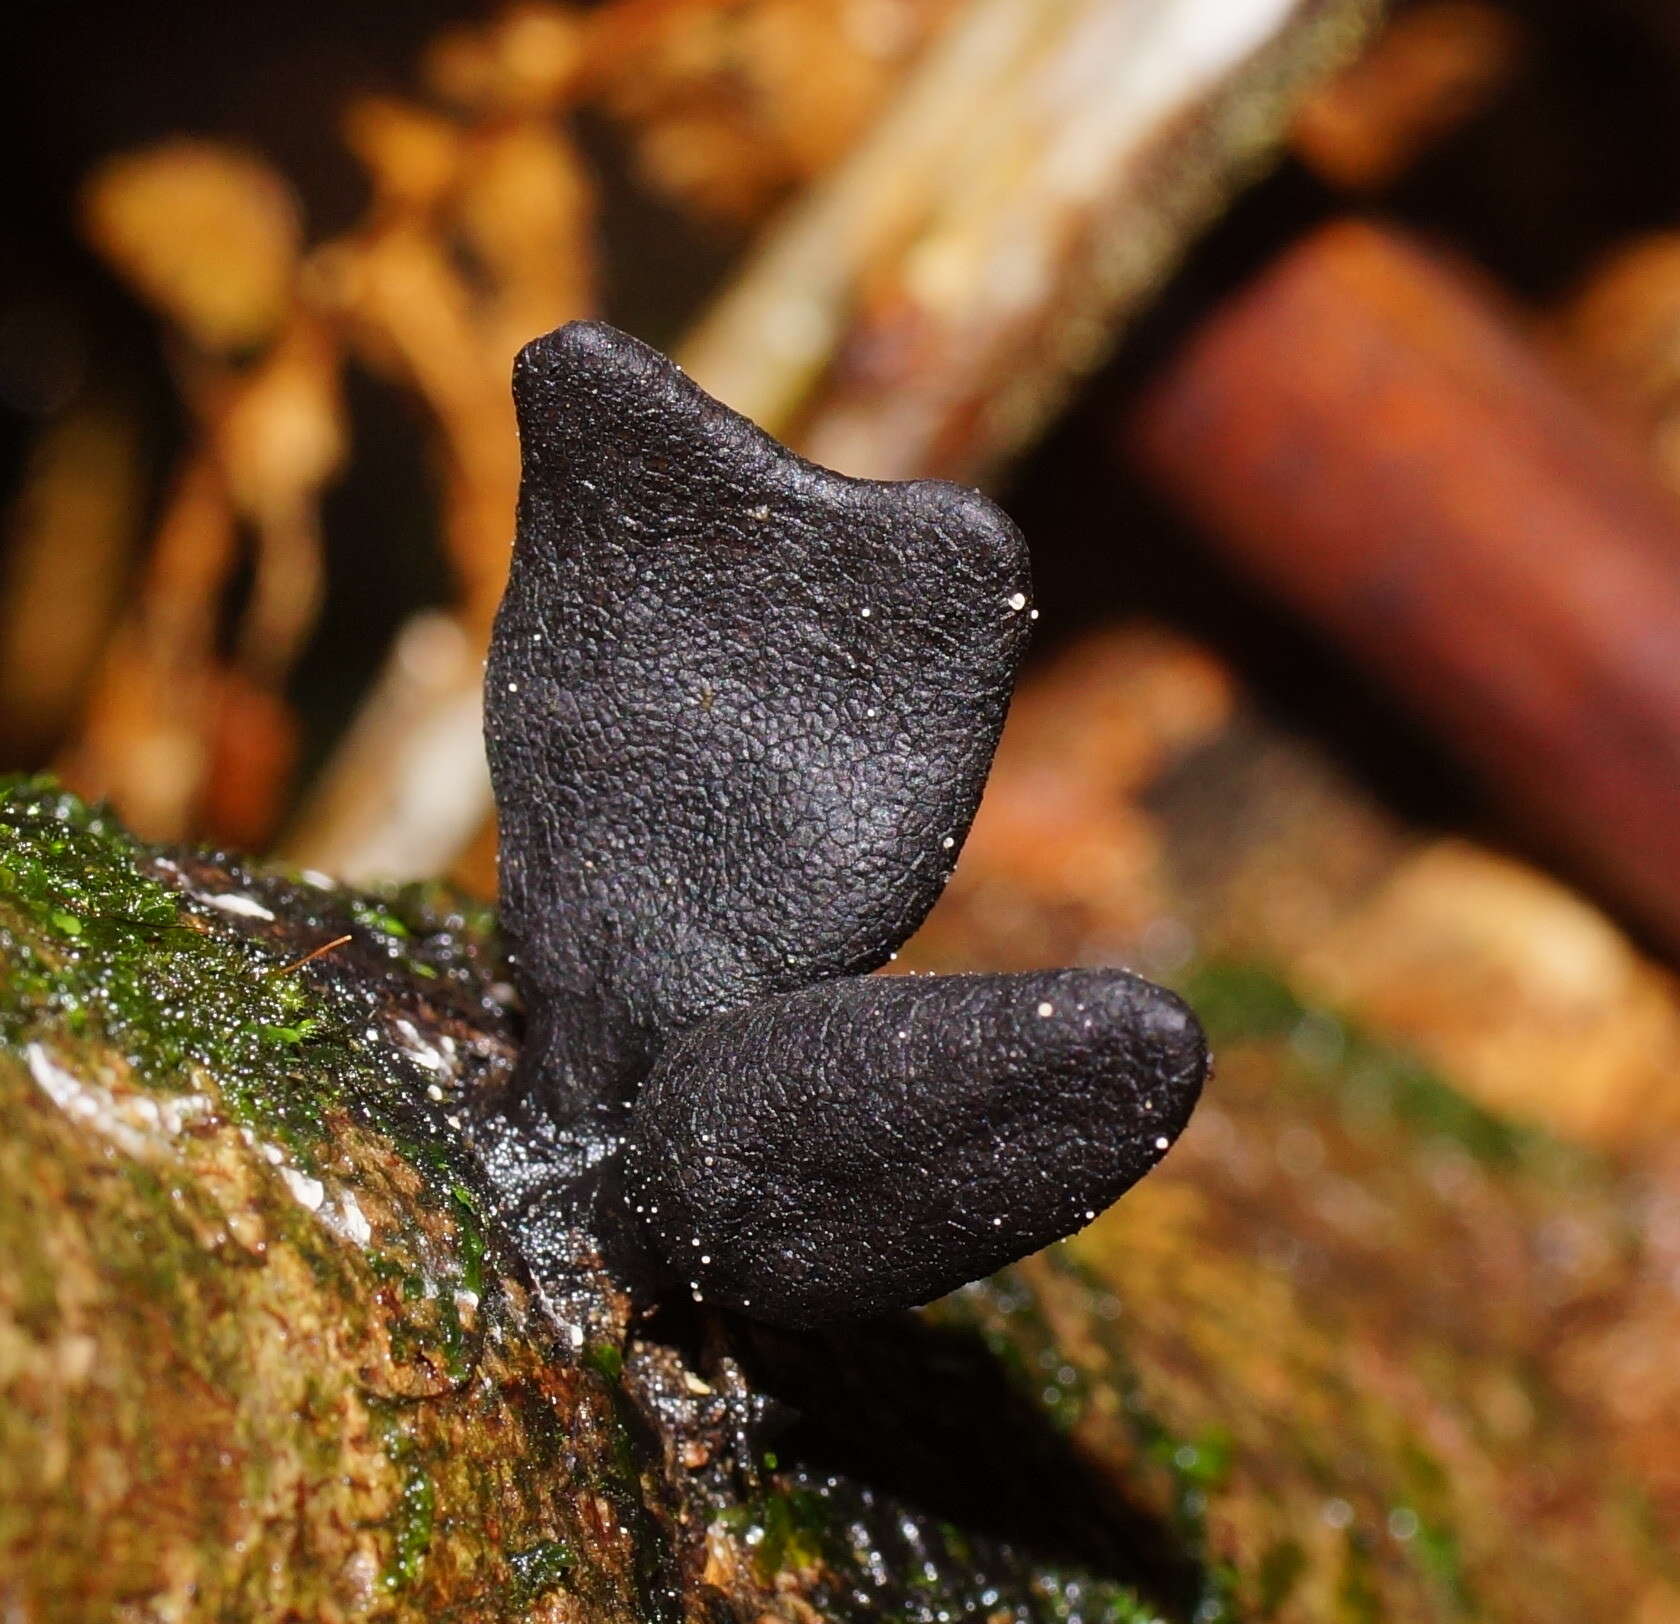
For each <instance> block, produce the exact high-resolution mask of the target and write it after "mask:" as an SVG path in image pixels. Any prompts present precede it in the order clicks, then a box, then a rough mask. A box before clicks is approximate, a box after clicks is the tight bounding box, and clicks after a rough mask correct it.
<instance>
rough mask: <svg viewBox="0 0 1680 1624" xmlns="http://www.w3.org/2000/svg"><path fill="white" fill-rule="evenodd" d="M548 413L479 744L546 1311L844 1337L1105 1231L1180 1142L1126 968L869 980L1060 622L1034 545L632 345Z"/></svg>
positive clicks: (507, 1205) (1181, 1028)
mask: <svg viewBox="0 0 1680 1624" xmlns="http://www.w3.org/2000/svg"><path fill="white" fill-rule="evenodd" d="M514 394H515V399H516V402H517V405H518V409H519V421H520V433H521V441H522V448H523V457H524V470H523V479H522V484H521V487H520V500H519V535H518V541H517V543H516V545H515V548H514V558H513V569H512V575H511V579H510V581H509V584H508V589H507V595H506V597H505V598H504V600H503V603H502V607H501V610H500V612H499V613H498V615H497V619H496V627H495V633H494V637H493V640H492V646H491V656H490V664H489V671H488V675H487V678H486V697H485V732H486V738H487V742H488V747H489V754H490V767H491V773H492V776H493V779H494V782H495V788H496V798H497V804H498V808H499V811H500V816H501V853H502V858H501V861H502V870H501V891H502V899H501V900H502V924H503V929H504V931H505V932H506V934H507V937H508V940H509V944H510V947H511V949H512V958H513V962H514V965H515V968H516V974H517V976H518V978H519V981H520V986H521V991H522V993H523V995H524V1001H525V1007H526V1012H527V1031H526V1039H525V1051H524V1058H523V1059H522V1061H521V1064H520V1072H519V1076H518V1078H517V1080H516V1082H515V1084H514V1086H513V1087H512V1088H511V1089H509V1090H508V1091H507V1092H506V1093H505V1094H504V1095H502V1096H501V1097H500V1098H499V1099H498V1100H496V1101H495V1102H494V1104H493V1105H492V1106H491V1107H490V1108H488V1109H485V1110H483V1111H481V1113H480V1115H479V1118H478V1122H477V1127H476V1139H477V1143H478V1146H479V1149H480V1153H481V1155H482V1156H483V1159H484V1163H485V1166H486V1169H487V1171H488V1173H489V1175H490V1176H491V1178H492V1179H493V1180H494V1181H495V1182H496V1184H497V1185H498V1188H499V1191H500V1199H501V1202H502V1206H503V1210H504V1212H505V1213H506V1214H507V1215H508V1216H509V1217H510V1218H511V1219H512V1221H513V1222H514V1223H515V1225H516V1227H517V1228H518V1229H519V1231H520V1233H521V1234H522V1236H523V1238H524V1242H525V1249H526V1251H527V1253H528V1255H529V1256H530V1257H531V1259H532V1260H533V1263H534V1265H535V1267H536V1269H537V1271H538V1274H539V1276H540V1277H542V1278H543V1280H544V1284H545V1286H546V1288H547V1290H548V1291H549V1293H550V1296H551V1297H561V1296H568V1295H572V1282H571V1281H570V1279H569V1275H568V1271H570V1270H575V1260H576V1259H578V1258H579V1257H580V1256H590V1255H599V1256H601V1257H603V1258H604V1259H605V1260H606V1261H607V1262H608V1263H609V1265H611V1266H612V1267H613V1268H614V1269H615V1270H616V1271H617V1272H618V1273H619V1274H620V1275H621V1276H622V1277H624V1278H627V1279H632V1280H634V1281H636V1282H637V1283H638V1284H641V1285H644V1286H647V1287H649V1288H652V1289H658V1288H659V1287H661V1286H662V1285H665V1284H669V1283H671V1282H672V1281H673V1280H681V1281H685V1282H687V1283H688V1285H689V1289H690V1290H691V1291H692V1292H694V1293H695V1294H696V1295H697V1296H699V1297H702V1298H715V1299H716V1300H719V1301H722V1302H724V1303H726V1304H728V1305H731V1306H734V1307H737V1308H740V1309H742V1310H744V1311H746V1312H748V1313H750V1314H752V1315H754V1316H757V1317H759V1318H763V1319H766V1320H771V1321H778V1322H781V1323H786V1324H790V1325H801V1326H803V1325H812V1324H817V1323H821V1322H823V1321H828V1320H840V1319H852V1318H858V1317H861V1316H865V1315H871V1314H877V1313H880V1312H883V1311H885V1310H888V1309H893V1308H902V1307H907V1306H909V1305H911V1304H913V1303H919V1302H924V1301H926V1300H928V1299H929V1298H931V1297H933V1296H936V1295H938V1294H940V1293H941V1292H944V1291H946V1290H949V1289H950V1288H952V1287H954V1286H957V1285H960V1284H962V1283H963V1282H964V1281H967V1280H970V1279H973V1278H975V1277H976V1276H978V1275H981V1274H984V1273H986V1272H988V1271H989V1270H991V1269H993V1268H996V1267H997V1266H999V1265H1000V1264H1003V1263H1005V1262H1008V1261H1009V1260H1011V1259H1013V1258H1016V1257H1020V1256H1021V1255H1023V1254H1024V1253H1026V1252H1029V1251H1033V1250H1035V1249H1036V1248H1038V1247H1039V1246H1042V1245H1044V1244H1046V1243H1047V1242H1049V1241H1051V1240H1054V1239H1056V1238H1058V1237H1059V1236H1062V1235H1066V1234H1068V1233H1069V1232H1071V1231H1072V1230H1073V1229H1076V1228H1078V1227H1079V1226H1080V1224H1082V1223H1083V1222H1085V1221H1086V1220H1088V1219H1089V1218H1090V1217H1092V1216H1094V1214H1095V1213H1096V1211H1098V1210H1099V1209H1100V1208H1102V1207H1104V1206H1106V1205H1107V1204H1108V1203H1109V1202H1110V1201H1111V1200H1113V1198H1114V1197H1115V1196H1116V1195H1118V1194H1119V1193H1120V1192H1121V1191H1122V1190H1124V1189H1125V1188H1127V1187H1128V1186H1129V1185H1130V1184H1132V1183H1133V1182H1134V1181H1135V1180H1136V1179H1138V1178H1139V1177H1141V1176H1142V1174H1143V1173H1144V1172H1146V1171H1147V1170H1148V1168H1149V1166H1150V1165H1151V1164H1152V1163H1153V1161H1155V1160H1156V1159H1157V1158H1158V1156H1159V1154H1160V1152H1161V1151H1163V1150H1165V1149H1166V1148H1167V1145H1168V1144H1169V1143H1170V1141H1171V1139H1172V1137H1173V1136H1174V1135H1175V1134H1176V1133H1177V1131H1178V1129H1179V1128H1180V1127H1181V1126H1182V1125H1183V1122H1184V1119H1185V1117H1186V1116H1187V1115H1188V1112H1189V1109H1190V1106H1191V1105H1192V1104H1193V1102H1194V1099H1195V1095H1196V1092H1197V1090H1198V1089H1199V1087H1200V1084H1201V1079H1202V1075H1203V1072H1204V1070H1205V1051H1204V1049H1203V1045H1202V1040H1201V1034H1200V1031H1199V1029H1198V1028H1197V1027H1196V1026H1195V1023H1194V1020H1193V1019H1192V1018H1191V1017H1190V1016H1189V1014H1188V1012H1187V1011H1185V1010H1184V1009H1183V1007H1182V1006H1181V1005H1179V1004H1178V1003H1177V1002H1176V1000H1173V999H1172V998H1171V997H1170V996H1169V995H1167V994H1164V993H1161V992H1159V991H1157V990H1156V989H1154V988H1150V987H1148V986H1147V985H1146V984H1145V983H1142V982H1139V981H1137V980H1136V979H1135V978H1134V977H1131V976H1129V975H1126V974H1123V973H1121V972H1079V973H1075V972H1062V973H1058V974H1053V975H1048V976H1038V977H1034V978H1027V979H1025V980H1023V979H1020V978H992V977H962V978H956V979H950V980H938V981H919V982H874V981H864V980H860V979H850V978H856V977H858V976H859V974H860V973H861V972H864V971H868V970H872V969H875V968H877V967H878V966H880V965H881V964H883V963H884V962H885V961H886V959H887V958H888V957H889V955H891V953H892V952H893V951H894V950H895V949H896V948H897V947H898V946H899V944H900V943H901V942H903V941H904V940H905V938H906V937H908V936H909V934H910V933H911V932H912V931H913V930H914V929H915V928H916V926H917V925H918V924H920V923H921V921H922V919H923V917H924V916H925V915H926V914H927V912H928V910H929V908H931V907H932V905H933V903H934V901H935V900H936V899H937V897H938V895H939V893H940V891H941V890H942V889H943V887H944V885H945V881H946V880H947V879H948V878H949V875H950V871H951V867H952V865H953V863H954V862H955V860H956V855H957V851H958V849H959V848H960V847H961V844H962V841H963V838H964V836H965V835H966V834H967V832H968V826H969V823H970V821H971V819H972V818H973V816H974V812H975V808H976V807H977V806H978V804H979V800H980V791H981V788H982V786H983V785H984V782H985V778H986V773H987V770H988V768H989V766H990V763H991V759H992V753H993V750H994V748H995V746H996V744H997V738H998V733H999V731H1000V729H1001V727H1002V724H1003V717H1004V711H1005V709H1006V708H1007V705H1008V701H1009V694H1010V690H1011V688H1012V686H1013V684H1014V679H1015V672H1016V668H1017V667H1018V665H1019V663H1020V660H1021V656H1022V654H1023V652H1024V650H1025V646H1026V641H1027V633H1028V629H1029V622H1030V620H1031V618H1032V617H1031V611H1030V608H1029V604H1030V591H1031V587H1030V583H1029V581H1028V575H1027V560H1026V549H1025V546H1024V544H1023V542H1022V540H1021V537H1020V535H1019V534H1018V533H1017V531H1016V530H1015V527H1014V526H1013V525H1012V524H1011V523H1010V522H1009V520H1008V519H1007V518H1006V517H1005V516H1004V515H1003V514H1002V513H1001V512H1000V511H999V510H998V509H997V508H995V507H993V506H992V504H991V503H989V502H987V501H986V500H985V499H984V498H983V497H981V496H979V495H977V494H976V493H974V492H972V491H968V490H964V489H961V488H960V487H957V486H954V485H947V484H943V483H939V482H935V481H925V480H924V481H915V482H912V483H908V484H886V483H878V482H874V481H866V480H855V479H848V478H845V477H843V476H841V475H839V474H834V473H830V472H828V471H827V470H825V469H822V468H818V467H815V466H813V465H812V464H811V463H808V462H806V461H804V460H803V459H802V458H799V457H797V456H795V455H794V454H793V453H792V452H790V451H788V450H786V449H785V448H784V447H782V446H780V445H778V444H777V443H776V442H775V441H773V440H771V439H770V438H769V437H768V436H766V435H765V434H763V433H762V432H761V431H760V430H759V429H757V428H755V427H754V426H753V425H752V424H751V423H749V422H748V421H747V420H746V419H745V418H743V417H741V416H739V415H738V414H736V413H734V412H732V411H730V410H728V408H726V407H724V406H722V405H720V404H719V403H718V402H717V401H715V400H713V399H711V397H710V396H708V395H706V394H705V393H704V392H703V391H701V390H700V389H699V388H698V387H697V386H696V385H695V384H693V383H692V382H690V381H689V379H688V378H687V377H686V376H684V374H683V373H682V372H681V371H680V369H678V368H677V367H675V366H674V365H673V364H672V363H671V362H669V361H667V360H666V359H665V358H664V357H663V356H661V355H659V354H658V353H657V352H655V351H653V350H650V349H648V348H647V347H646V346H645V345H643V344H640V343H637V342H636V341H635V340H634V339H631V338H628V337H626V336H625V335H624V334H622V333H618V332H615V331H614V330H613V329H612V328H610V327H605V326H602V325H600V324H598V323H574V324H573V325H571V326H568V327H563V328H561V329H560V330H559V331H558V332H555V333H551V334H549V335H548V337H546V338H543V339H539V340H537V341H536V342H535V343H533V344H531V345H529V346H528V347H527V348H526V349H525V351H524V352H523V353H522V354H521V356H520V358H519V361H518V364H517V366H516V368H515V372H514ZM1046 1007H1047V1008H1048V1009H1049V1010H1050V1013H1049V1014H1048V1015H1040V1014H1039V1013H1038V1011H1039V1010H1040V1008H1046ZM662 1056H663V1057H664V1058H663V1059H662V1058H661V1057H662ZM656 1067H657V1070H655V1068H656ZM650 1071H651V1072H653V1081H652V1082H651V1083H650V1084H648V1086H647V1087H646V1089H645V1091H644V1093H643V1096H642V1098H641V1100H640V1102H639V1103H636V1100H637V1091H638V1089H640V1088H642V1086H643V1084H644V1082H645V1081H646V1080H647V1079H648V1077H649V1074H650ZM714 1145H716V1146H718V1147H720V1149H716V1150H715V1149H714V1148H713V1146H714ZM627 1146H628V1149H627ZM627 1177H628V1179H629V1180H630V1183H629V1185H628V1186H627V1185H626V1178H627ZM637 1207H640V1208H642V1209H644V1210H643V1211H642V1212H641V1213H640V1221H637V1220H636V1219H634V1218H632V1216H631V1212H632V1210H633V1209H635V1208H637Z"/></svg>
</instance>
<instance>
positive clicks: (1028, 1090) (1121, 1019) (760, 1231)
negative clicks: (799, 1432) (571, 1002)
mask: <svg viewBox="0 0 1680 1624" xmlns="http://www.w3.org/2000/svg"><path fill="white" fill-rule="evenodd" d="M1205 1070H1206V1054H1205V1051H1204V1049H1203V1046H1202V1040H1201V1033H1200V1031H1199V1029H1198V1028H1197V1026H1196V1022H1195V1020H1194V1018H1193V1017H1192V1016H1191V1014H1190V1012H1189V1011H1188V1010H1187V1009H1186V1008H1185V1007H1184V1006H1183V1005H1182V1004H1181V1003H1180V1002H1179V1001H1178V1000H1177V999H1176V998H1174V997H1173V996H1172V994H1171V993H1167V992H1163V991H1162V990H1161V989H1160V988H1159V987H1155V986H1151V985H1150V983H1149V982H1147V981H1143V980H1140V979H1139V978H1137V977H1135V976H1130V975H1126V974H1124V973H1123V972H1114V971H1103V970H1052V971H1041V972H1037V973H1033V974H1026V975H967V976H888V977H879V976H871V977H857V978H852V979H849V980H844V981H834V982H828V983H825V984H824V985H822V986H817V987H811V988H807V989H806V990H805V991H803V992H795V993H786V994H783V995H782V996H780V997H778V998H770V999H765V1000H762V1001H761V1002H759V1003H756V1004H753V1005H750V1006H749V1007H748V1008H746V1009H742V1010H737V1011H736V1012H735V1013H733V1014H730V1015H720V1016H717V1017H715V1018H714V1019H712V1020H709V1021H702V1022H700V1023H699V1024H698V1025H696V1026H694V1027H691V1028H690V1029H689V1030H688V1031H686V1032H684V1033H682V1034H681V1035H680V1036H678V1037H677V1038H676V1039H675V1040H674V1041H673V1042H672V1044H671V1046H670V1047H669V1048H668V1049H667V1050H666V1051H665V1053H664V1055H663V1056H662V1057H661V1058H660V1060H659V1062H658V1064H657V1065H655V1067H654V1069H653V1075H652V1076H651V1077H650V1078H649V1079H648V1081H647V1083H646V1084H645V1085H644V1086H643V1088H642V1090H641V1092H640V1094H639V1095H638V1096H637V1099H636V1105H635V1114H634V1118H633V1127H632V1131H631V1134H630V1140H629V1145H628V1148H627V1150H626V1158H625V1191H626V1194H627V1196H628V1198H629V1200H630V1201H631V1203H632V1205H633V1207H634V1209H635V1210H636V1212H637V1213H638V1215H639V1216H640V1218H641V1221H642V1223H643V1225H644V1227H645V1228H646V1229H647V1231H648V1232H649V1233H650V1234H652V1235H654V1236H656V1237H657V1239H658V1241H659V1244H660V1246H661V1248H662V1250H663V1251H664V1252H665V1254H666V1255H667V1256H668V1257H669V1258H670V1259H671V1261H672V1264H673V1266H674V1267H677V1268H679V1269H681V1270H682V1272H683V1274H684V1276H685V1278H686V1279H687V1280H688V1282H689V1284H690V1286H691V1288H692V1289H693V1290H694V1291H695V1292H696V1293H697V1294H698V1295H700V1296H701V1297H703V1298H704V1300H706V1301H708V1302H715V1303H720V1304H722V1305H723V1306H725V1307H729V1308H737V1309H740V1310H742V1311H743V1312H745V1313H749V1314H752V1315H754V1316H756V1317H758V1318H760V1319H765V1320H770V1321H773V1322H775V1323H777V1324H782V1325H792V1326H809V1325H817V1324H821V1323H823V1322H825V1321H828V1320H833V1319H836V1318H864V1317H868V1316H873V1315H876V1314H881V1313H884V1312H886V1311H887V1310H889V1309H895V1308H902V1307H905V1306H906V1305H908V1304H911V1303H922V1302H927V1301H929V1300H930V1299H931V1298H934V1297H937V1296H940V1295H942V1294H943V1293H945V1292H947V1291H951V1290H953V1289H954V1288H956V1287H957V1286H960V1285H963V1284H964V1283H965V1282H967V1281H969V1280H975V1279H978V1278H979V1277H980V1276H981V1275H984V1274H990V1273H991V1272H992V1271H993V1270H994V1269H997V1268H1000V1267H1001V1266H1002V1265H1003V1264H1005V1263H1010V1262H1013V1261H1014V1260H1015V1259H1016V1258H1018V1257H1021V1256H1022V1255H1023V1254H1025V1253H1027V1252H1032V1251H1036V1250H1037V1249H1038V1248H1039V1247H1041V1246H1046V1245H1048V1244H1049V1243H1050V1242H1051V1241H1054V1240H1059V1239H1060V1238H1061V1237H1062V1236H1064V1235H1067V1234H1070V1233H1072V1231H1074V1230H1075V1229H1078V1228H1080V1227H1082V1226H1083V1225H1084V1224H1086V1223H1088V1222H1090V1220H1091V1219H1092V1218H1094V1217H1095V1216H1096V1215H1097V1213H1099V1212H1100V1211H1102V1210H1103V1209H1104V1208H1105V1207H1107V1206H1109V1205H1110V1203H1112V1202H1113V1201H1114V1200H1115V1199H1116V1197H1118V1196H1119V1195H1120V1194H1121V1193H1122V1192H1123V1191H1124V1190H1126V1189H1128V1188H1129V1187H1130V1186H1131V1185H1132V1184H1134V1183H1135V1182H1136V1181H1137V1180H1138V1179H1140V1178H1141V1177H1142V1176H1143V1175H1144V1174H1145V1173H1146V1172H1148V1171H1149V1169H1150V1168H1151V1167H1153V1166H1154V1165H1155V1163H1156V1162H1158V1161H1159V1160H1160V1159H1161V1156H1162V1155H1163V1154H1164V1153H1165V1151H1166V1150H1167V1148H1168V1147H1169V1145H1170V1144H1171V1142H1172V1141H1173V1139H1175V1138H1176V1137H1177V1136H1178V1133H1179V1131H1180V1130H1181V1129H1182V1128H1183V1126H1184V1123H1185V1121H1186V1119H1187V1118H1188V1116H1189V1114H1190V1108H1191V1106H1192V1105H1193V1104H1194V1103H1195V1099H1196V1095H1197V1093H1198V1091H1199V1090H1200V1088H1201V1084H1202V1078H1203V1074H1204V1072H1205Z"/></svg>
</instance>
